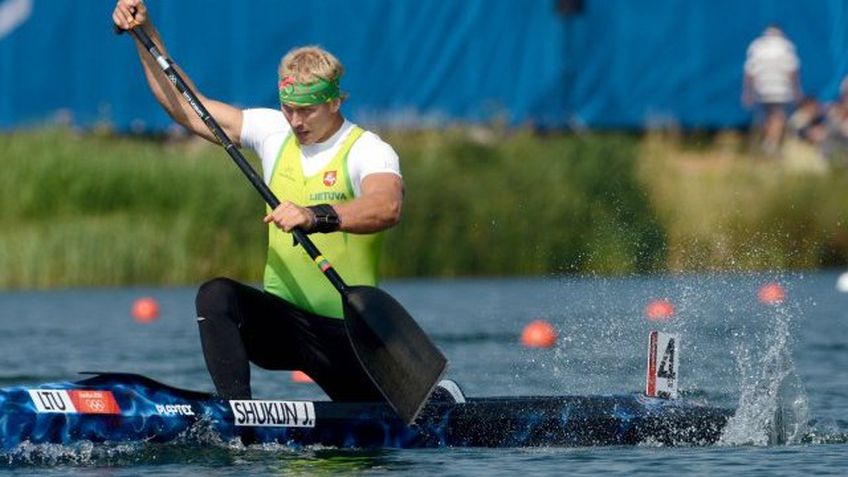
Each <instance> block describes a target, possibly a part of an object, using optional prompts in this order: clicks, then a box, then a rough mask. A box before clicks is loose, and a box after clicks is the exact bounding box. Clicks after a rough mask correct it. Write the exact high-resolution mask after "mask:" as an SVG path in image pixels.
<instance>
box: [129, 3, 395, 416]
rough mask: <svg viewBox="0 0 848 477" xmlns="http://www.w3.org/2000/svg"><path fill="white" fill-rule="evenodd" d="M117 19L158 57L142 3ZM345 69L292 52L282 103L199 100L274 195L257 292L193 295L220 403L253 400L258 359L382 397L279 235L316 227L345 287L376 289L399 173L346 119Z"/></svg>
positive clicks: (159, 89)
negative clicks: (141, 33) (251, 153)
mask: <svg viewBox="0 0 848 477" xmlns="http://www.w3.org/2000/svg"><path fill="white" fill-rule="evenodd" d="M113 20H114V22H115V24H116V25H117V26H118V27H120V28H122V29H124V30H127V29H130V28H133V27H141V28H143V29H144V30H145V31H146V32H148V33H149V34H150V36H151V37H152V38H153V41H154V42H155V43H156V44H157V45H158V47H159V49H160V50H161V51H162V52H163V53H164V52H165V49H164V47H163V45H162V41H161V39H160V38H159V35H158V34H157V32H156V30H155V28H154V27H153V25H152V24H151V22H150V20H149V18H148V15H147V10H146V7H145V5H144V3H143V2H142V1H141V0H119V1H118V3H117V6H116V7H115V10H114V12H113ZM136 44H137V46H138V53H139V57H140V59H141V63H142V65H143V68H144V72H145V76H146V78H147V81H148V85H149V86H150V89H151V91H152V92H153V94H154V96H155V97H156V99H157V101H158V102H159V103H160V104H161V105H162V106H163V108H164V109H165V110H166V111H167V112H168V114H170V116H171V117H172V118H174V120H175V121H177V122H178V123H180V124H181V125H183V126H184V127H186V128H187V129H188V130H189V131H191V132H192V133H194V134H197V135H199V136H201V137H204V138H206V139H208V140H210V141H213V142H217V140H216V138H215V136H214V135H213V134H212V133H211V132H210V131H209V130H208V129H207V126H206V124H204V122H203V121H202V120H201V119H200V118H199V117H198V116H196V115H195V114H194V112H193V111H192V109H191V106H190V105H189V104H188V103H187V102H186V101H185V100H184V99H183V97H181V96H179V95H177V94H176V92H175V91H174V90H173V89H172V88H171V85H170V82H169V79H168V78H167V77H166V75H165V74H163V72H162V70H161V69H160V65H157V64H156V62H155V60H154V59H153V58H151V57H149V56H147V55H146V52H145V50H144V48H143V47H142V45H141V44H139V43H138V42H137V43H136ZM342 73H343V67H342V65H341V64H340V63H339V61H338V60H337V59H336V58H335V57H334V56H333V55H332V54H330V53H329V52H327V51H325V50H323V49H321V48H317V47H304V48H297V49H294V50H292V51H290V52H289V53H288V54H286V55H285V56H284V57H283V60H282V62H281V63H280V67H279V95H280V103H281V110H274V109H246V110H241V109H239V108H236V107H233V106H231V105H228V104H225V103H222V102H218V101H213V100H209V99H207V98H204V97H202V96H200V95H198V96H199V97H200V100H201V102H202V103H203V104H204V105H206V108H207V109H208V110H209V112H210V113H211V115H212V116H213V117H214V118H216V119H217V121H218V123H219V124H220V126H221V128H222V129H223V130H224V132H225V133H226V134H227V136H229V137H230V138H231V139H232V141H233V143H235V144H237V145H241V146H242V147H248V148H251V149H253V150H255V151H256V152H257V154H258V155H259V157H260V158H261V160H262V168H263V171H264V177H265V182H266V183H267V184H268V185H269V186H270V188H271V190H272V191H273V192H274V194H275V195H277V196H278V197H279V198H280V199H281V200H280V202H281V203H280V206H279V207H276V208H275V209H274V210H272V211H269V213H268V214H267V215H266V216H265V218H264V221H265V223H267V224H269V246H268V259H267V263H266V266H265V279H264V290H257V289H255V288H252V287H249V286H247V285H244V284H241V283H238V282H236V281H234V280H230V279H226V278H216V279H214V280H211V281H209V282H206V283H205V284H203V285H202V286H201V288H200V290H199V291H198V295H197V315H198V324H199V327H200V337H201V342H202V345H203V353H204V357H205V359H206V365H207V368H208V369H209V372H210V374H211V376H212V381H213V382H214V384H215V388H216V390H217V393H218V394H219V395H220V396H222V397H224V398H227V399H249V398H250V397H251V390H250V365H249V363H250V362H253V363H254V364H256V365H258V366H260V367H263V368H267V369H275V370H283V369H301V370H304V371H305V372H307V373H308V374H309V375H310V376H311V377H312V378H313V379H315V381H316V382H317V383H318V384H319V385H320V386H321V388H322V389H323V390H324V391H325V392H326V393H327V394H328V395H329V396H330V398H331V399H333V400H344V401H377V400H382V396H381V393H380V391H379V390H378V389H377V387H376V386H375V385H374V384H373V383H372V382H371V380H370V379H369V377H368V375H367V374H366V372H365V371H364V370H363V368H362V366H361V365H360V362H359V361H358V360H357V358H356V355H355V354H354V351H353V349H352V347H351V345H350V343H349V341H348V338H347V335H346V333H345V328H344V324H343V321H342V318H343V317H344V312H343V310H342V304H341V302H340V300H339V296H338V293H337V292H336V290H334V289H333V287H332V286H331V285H330V284H329V283H328V282H327V280H326V279H324V277H323V276H322V275H321V272H320V271H319V270H318V269H317V268H315V266H314V264H313V262H312V260H311V259H310V258H309V257H308V256H307V255H306V254H305V253H304V252H303V251H302V250H301V249H300V248H299V247H293V246H292V239H291V237H290V236H289V235H288V234H287V233H281V232H280V230H282V231H283V232H291V231H293V230H294V229H296V228H299V229H301V230H303V231H305V232H308V233H319V234H320V235H315V236H314V241H315V243H316V245H318V246H319V247H320V248H321V249H322V250H323V251H325V252H326V253H327V254H328V255H332V257H333V262H334V265H335V267H336V268H337V269H338V270H339V272H340V273H341V274H343V275H344V276H345V277H347V278H348V281H349V282H350V283H352V284H358V285H374V284H375V282H376V280H377V268H378V262H379V248H380V242H381V240H380V232H382V231H383V230H386V229H388V228H390V227H392V226H393V225H395V224H396V223H397V222H398V220H399V219H400V213H401V207H402V203H403V180H402V178H401V174H400V168H399V162H398V156H397V154H396V153H395V151H394V150H393V149H392V148H391V146H389V145H388V144H387V143H385V142H383V141H382V140H381V139H380V138H379V137H378V136H377V135H375V134H373V133H371V132H368V131H364V130H363V129H362V128H360V127H359V126H357V125H355V124H353V123H351V122H350V121H347V120H346V119H345V118H344V117H343V116H342V114H341V111H340V106H341V103H342V100H343V99H344V96H343V95H342V93H341V92H340V89H339V81H340V79H341V76H342ZM183 76H184V75H183ZM192 89H194V88H193V87H192ZM278 229H279V230H278Z"/></svg>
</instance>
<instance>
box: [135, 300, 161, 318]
mask: <svg viewBox="0 0 848 477" xmlns="http://www.w3.org/2000/svg"><path fill="white" fill-rule="evenodd" d="M132 316H133V318H135V321H138V322H140V323H149V322H151V321H155V320H156V319H157V318H159V303H157V302H156V300H155V299H153V298H151V297H149V296H148V297H144V298H139V299H138V300H136V301H135V302H134V303H133V307H132Z"/></svg>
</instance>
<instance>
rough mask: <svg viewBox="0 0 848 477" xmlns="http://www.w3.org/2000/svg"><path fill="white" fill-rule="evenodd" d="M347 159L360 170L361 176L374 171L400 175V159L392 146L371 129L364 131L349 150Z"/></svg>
mask: <svg viewBox="0 0 848 477" xmlns="http://www.w3.org/2000/svg"><path fill="white" fill-rule="evenodd" d="M348 161H349V162H350V163H351V165H353V164H354V163H355V164H356V166H357V167H358V168H359V169H360V170H361V172H362V173H363V174H362V177H365V176H366V175H368V174H373V173H375V172H394V173H395V174H397V175H400V160H399V158H398V155H397V153H396V152H395V150H394V148H392V146H391V145H389V143H387V142H385V141H383V140H382V139H381V138H380V136H378V135H376V134H374V133H373V132H371V131H365V132H364V133H363V134H362V137H360V138H359V140H357V141H356V143H355V144H354V145H353V147H352V148H351V150H350V155H349V156H348Z"/></svg>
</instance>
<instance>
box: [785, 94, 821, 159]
mask: <svg viewBox="0 0 848 477" xmlns="http://www.w3.org/2000/svg"><path fill="white" fill-rule="evenodd" d="M787 129H788V130H789V133H790V135H791V136H792V137H794V138H796V139H800V140H802V141H804V142H806V143H808V144H810V145H813V146H816V147H819V146H821V145H822V143H823V142H824V141H825V139H826V138H827V135H828V127H827V117H826V116H825V110H824V107H822V104H821V103H820V102H819V101H818V100H816V98H814V97H812V96H806V97H804V99H802V100H801V102H800V103H799V104H798V108H797V109H796V110H795V112H794V113H792V115H791V116H789V121H788V122H787Z"/></svg>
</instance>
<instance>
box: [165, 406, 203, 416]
mask: <svg viewBox="0 0 848 477" xmlns="http://www.w3.org/2000/svg"><path fill="white" fill-rule="evenodd" d="M156 412H157V413H159V415H161V416H194V411H193V410H192V409H191V405H190V404H157V405H156Z"/></svg>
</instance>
